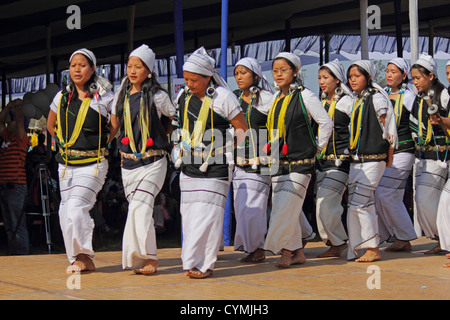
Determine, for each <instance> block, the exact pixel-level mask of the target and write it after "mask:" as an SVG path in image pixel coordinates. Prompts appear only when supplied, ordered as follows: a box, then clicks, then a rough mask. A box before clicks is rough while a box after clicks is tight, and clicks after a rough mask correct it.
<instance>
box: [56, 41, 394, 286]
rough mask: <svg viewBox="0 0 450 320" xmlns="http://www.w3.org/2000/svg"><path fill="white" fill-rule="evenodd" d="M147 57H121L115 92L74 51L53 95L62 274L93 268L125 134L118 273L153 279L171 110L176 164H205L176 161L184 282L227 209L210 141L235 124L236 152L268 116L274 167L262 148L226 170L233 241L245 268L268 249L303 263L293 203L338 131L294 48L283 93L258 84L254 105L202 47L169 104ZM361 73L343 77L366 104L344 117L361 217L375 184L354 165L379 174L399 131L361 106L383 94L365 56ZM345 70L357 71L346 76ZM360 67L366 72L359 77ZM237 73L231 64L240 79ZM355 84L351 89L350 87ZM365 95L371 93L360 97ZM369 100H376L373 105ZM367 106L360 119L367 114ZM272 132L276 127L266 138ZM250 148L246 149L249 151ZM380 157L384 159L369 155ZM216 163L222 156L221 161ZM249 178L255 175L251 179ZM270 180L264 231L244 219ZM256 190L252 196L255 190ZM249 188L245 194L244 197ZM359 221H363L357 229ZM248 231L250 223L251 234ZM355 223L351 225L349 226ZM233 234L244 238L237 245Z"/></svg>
mask: <svg viewBox="0 0 450 320" xmlns="http://www.w3.org/2000/svg"><path fill="white" fill-rule="evenodd" d="M154 60H155V55H154V53H153V51H152V50H151V49H150V48H148V46H146V45H143V46H141V47H139V48H137V49H136V50H134V51H133V52H132V53H131V54H130V57H129V59H128V62H127V77H126V78H125V79H124V80H123V81H122V83H121V86H120V89H119V90H118V91H117V93H116V95H114V94H113V93H112V92H111V88H112V86H111V85H110V84H109V83H108V82H107V81H106V79H104V78H102V77H100V76H98V75H96V74H95V65H96V58H95V55H94V54H93V53H92V52H91V51H90V50H87V49H80V50H77V51H75V52H74V53H73V54H72V56H71V57H70V60H69V63H70V67H69V71H70V79H69V84H68V85H67V87H65V88H63V90H62V91H61V92H59V93H58V94H57V95H56V96H55V98H54V100H53V102H52V104H51V111H50V113H49V116H48V130H49V132H50V133H51V134H52V135H53V136H54V137H55V139H56V142H57V144H58V146H59V153H58V156H57V161H58V162H59V172H60V189H61V205H60V210H59V211H60V221H61V229H62V231H63V236H64V241H65V247H66V252H67V256H68V258H69V262H70V263H71V265H70V266H69V268H68V271H77V270H78V271H83V270H88V271H92V270H95V265H94V263H93V260H92V258H93V256H94V252H93V249H92V232H93V222H92V220H91V219H90V217H89V210H90V209H91V208H92V206H93V205H94V203H95V199H96V195H97V193H98V192H99V191H100V189H101V187H102V185H103V183H104V180H105V177H106V172H107V170H108V168H107V165H108V164H107V161H104V160H105V158H106V157H107V148H106V146H107V144H108V142H110V141H111V140H112V139H113V138H114V137H115V136H116V133H117V131H118V130H119V129H120V133H119V138H118V142H119V144H118V145H119V148H120V153H121V157H122V160H121V161H122V163H121V164H122V177H123V184H124V189H125V195H126V197H127V200H128V201H129V212H128V217H127V222H126V226H125V231H124V236H123V259H122V265H123V268H124V269H134V270H135V271H136V272H137V273H144V274H149V273H154V272H156V270H157V266H158V262H157V255H156V249H157V248H156V239H155V232H154V226H153V217H152V212H153V204H154V197H155V196H156V195H157V194H158V193H159V191H160V189H161V187H162V183H163V181H164V176H165V174H166V171H167V157H166V155H167V153H168V152H169V150H170V149H171V145H170V143H169V141H168V139H167V132H168V131H169V130H170V128H169V127H170V126H169V125H168V121H163V120H164V119H165V120H171V119H173V118H174V116H176V115H178V117H177V118H176V119H175V120H176V123H177V125H178V126H179V127H180V128H182V129H183V130H182V139H181V140H182V142H181V144H180V146H181V148H180V154H179V156H180V158H179V159H180V160H181V159H183V160H185V159H186V156H185V155H183V153H185V154H187V155H188V157H192V158H195V157H200V159H202V162H200V163H198V164H196V162H195V161H183V162H184V163H183V164H182V165H181V171H182V172H181V176H180V189H181V208H180V211H181V214H182V219H183V220H182V221H183V224H182V225H183V245H182V256H181V258H182V262H183V269H184V270H185V272H186V275H188V276H190V277H193V278H204V277H206V276H208V275H210V274H211V273H212V270H213V268H214V263H215V261H216V259H217V252H218V249H219V246H220V241H221V230H222V223H223V213H224V207H225V202H226V198H227V194H228V189H229V186H230V183H231V182H230V180H231V179H229V176H230V174H229V171H228V170H229V165H228V164H227V152H226V150H227V148H225V147H224V146H220V145H214V143H215V142H216V141H226V135H227V132H228V129H229V128H230V127H234V129H235V130H236V133H237V135H236V137H237V141H236V145H238V146H243V148H244V149H245V148H246V147H247V146H249V145H250V144H251V143H253V142H251V141H250V140H253V138H254V137H253V138H252V137H251V135H250V136H249V135H245V132H246V131H247V129H248V127H252V128H256V127H264V121H265V120H264V118H265V117H266V118H267V120H266V127H267V128H268V129H269V131H268V132H269V133H271V132H273V133H275V134H274V135H269V143H268V144H267V145H265V146H264V148H263V149H264V151H265V152H266V155H267V156H268V157H267V158H268V159H269V164H270V166H267V165H266V164H263V163H262V159H263V156H262V153H260V150H258V155H257V156H255V154H253V155H249V154H248V155H246V156H245V157H244V158H243V159H236V164H237V167H236V169H235V171H234V173H233V183H234V184H235V188H234V190H235V194H234V196H235V197H236V198H235V200H238V201H235V204H237V207H236V208H235V211H236V217H237V219H238V226H237V228H238V230H241V231H239V232H237V234H236V243H239V241H241V243H242V245H241V246H242V248H243V249H244V250H245V251H247V252H249V253H250V255H249V257H248V260H250V261H254V260H262V259H263V258H264V251H266V250H269V251H271V252H273V253H281V258H280V260H279V262H278V264H277V265H278V266H280V267H286V266H289V265H290V264H292V263H303V262H304V261H305V257H304V253H303V249H302V248H303V243H302V238H303V236H302V235H304V234H306V233H308V232H310V230H308V228H307V221H306V218H303V219H302V216H304V215H302V214H301V212H299V210H298V208H301V207H302V204H303V199H304V196H305V193H306V188H307V186H308V184H309V180H310V178H311V175H312V174H313V173H314V170H315V157H316V156H317V155H319V157H320V154H322V158H323V156H325V155H326V154H324V152H323V150H326V149H328V150H330V148H328V147H327V145H328V141H329V138H330V136H331V135H332V134H333V136H334V134H335V132H334V131H335V130H334V129H333V120H332V117H330V116H329V115H328V114H327V112H326V111H325V109H324V108H323V106H322V104H321V103H320V100H319V99H318V98H317V97H316V96H315V95H314V94H313V93H312V92H311V91H309V90H308V89H306V88H303V87H302V86H301V84H300V83H299V81H300V76H299V71H300V66H301V62H300V59H299V57H298V56H296V55H293V54H291V53H280V54H279V55H278V56H277V58H276V59H275V60H274V62H273V74H274V79H275V81H276V83H277V86H278V88H277V90H278V92H277V93H276V94H275V95H271V94H267V93H263V92H264V89H269V87H267V86H266V87H265V88H264V86H263V87H259V88H258V89H257V90H251V94H250V98H249V91H248V90H246V89H244V90H242V94H240V95H239V99H238V98H237V97H236V95H234V94H233V93H232V92H231V91H230V90H229V88H228V86H227V85H226V82H225V81H224V80H223V79H222V78H221V77H220V75H218V74H217V73H216V72H215V71H214V65H215V62H214V60H213V59H212V58H211V57H209V56H208V54H207V53H206V51H205V50H204V49H203V48H201V49H199V50H197V51H196V52H194V53H193V54H192V55H191V56H190V57H189V59H188V60H187V61H186V63H185V64H184V66H183V71H184V78H185V82H186V86H185V87H184V88H183V89H182V90H181V91H180V93H179V95H178V97H177V99H176V100H175V102H173V101H172V100H171V99H170V97H169V96H168V94H167V92H165V91H164V90H163V89H162V88H161V86H160V85H159V84H158V82H157V81H156V77H155V74H154V73H153V72H152V70H153V65H154ZM242 62H243V63H242V66H243V67H248V66H250V68H249V69H250V70H251V71H252V72H251V73H250V74H251V75H252V77H253V84H254V85H253V87H258V86H257V84H258V83H263V82H264V81H263V80H264V77H263V76H262V74H261V73H260V67H259V66H258V64H257V62H255V61H252V60H251V59H247V60H244V61H242ZM252 65H253V66H254V67H253V68H252ZM356 67H358V68H356ZM356 67H355V68H350V77H349V79H350V84H351V85H352V89H353V90H354V91H358V90H360V91H358V92H359V94H360V95H361V96H360V98H361V99H356V100H357V101H358V100H361V101H363V103H361V102H360V103H357V104H356V105H355V107H354V108H353V111H352V115H353V116H352V117H351V119H353V118H357V119H358V121H359V122H358V123H359V126H358V125H356V126H354V130H353V131H350V137H349V140H350V142H355V141H356V143H353V144H354V146H353V147H352V145H350V147H349V148H348V150H349V155H347V156H351V157H352V158H353V160H356V159H358V157H359V158H360V159H361V161H360V162H358V163H356V164H355V163H351V164H350V182H351V183H350V184H349V186H350V187H349V190H356V191H361V190H362V196H361V193H359V192H354V193H351V195H353V194H358V197H362V198H358V197H351V199H353V198H356V199H355V200H354V201H350V208H352V206H353V207H355V209H354V211H355V213H354V215H355V216H361V214H358V210H359V211H361V210H366V208H367V206H366V204H367V203H368V201H370V199H371V196H372V195H371V193H373V191H374V189H375V188H372V189H370V188H369V190H365V189H364V188H367V186H368V184H367V183H366V181H364V177H367V175H366V174H364V171H363V170H362V168H359V167H364V168H366V166H368V167H369V170H371V169H372V167H376V168H375V170H378V171H381V170H380V168H381V167H382V168H383V172H384V167H383V165H384V166H386V164H385V163H386V162H385V161H383V160H386V158H387V157H388V155H391V154H392V151H393V148H391V147H390V146H395V145H396V143H397V142H396V141H397V140H396V137H397V133H396V127H395V122H394V121H393V120H392V118H393V112H388V111H389V110H391V109H392V105H391V104H390V102H389V104H387V103H385V105H384V106H383V107H380V108H379V109H381V111H379V110H377V114H378V115H381V116H379V117H378V118H376V114H375V113H373V112H370V110H376V108H368V107H367V106H370V105H371V103H372V104H374V101H376V98H375V97H376V96H378V97H380V99H381V96H383V94H382V92H384V91H382V90H380V91H376V90H367V89H368V88H371V86H369V85H370V84H371V82H370V79H371V78H372V79H373V78H374V74H373V68H372V67H373V66H372V65H371V64H370V63H369V62H367V61H362V62H359V65H356ZM352 70H354V71H355V70H356V71H355V72H354V73H355V74H353V75H352V72H351V71H352ZM364 71H365V72H366V73H367V74H368V76H365V75H364ZM238 73H239V71H238V68H236V79H238ZM255 74H256V75H257V76H255ZM361 74H362V76H363V78H365V79H366V83H365V84H364V85H363V86H362V87H361V88H359V87H358V86H357V83H358V81H357V80H358V76H359V77H360V76H361ZM258 78H259V79H258ZM353 79H354V82H355V87H354V86H353V84H352V83H353V82H352V81H353ZM360 80H361V79H360ZM362 82H363V83H364V81H362ZM238 84H239V80H238ZM358 88H359V89H358ZM364 91H367V92H369V94H368V95H365V96H364V97H363V95H362V94H363V92H364ZM349 94H350V92H349ZM371 96H373V97H374V98H373V99H369V97H371ZM369 101H370V102H369ZM387 101H389V100H387ZM268 102H269V103H268ZM385 102H386V101H385ZM246 103H247V108H246V109H245V110H244V111H243V109H242V108H241V107H242V106H244V108H245V104H246ZM269 105H270V107H268V106H269ZM257 106H259V108H258V107H257ZM364 106H366V108H365V109H364V111H365V112H362V110H363V107H364ZM176 107H177V108H176ZM358 108H359V110H360V112H359V114H358V117H355V116H354V115H356V114H357V113H356V112H355V109H356V110H358ZM383 111H384V114H383ZM362 115H363V117H362ZM383 115H389V116H388V117H386V116H383ZM371 117H372V118H371ZM108 119H109V121H108ZM361 119H362V120H363V121H364V126H361V123H363V122H361ZM376 119H380V121H381V123H383V124H384V125H383V126H381V125H380V123H379V122H376V121H374V120H376ZM386 119H387V120H388V121H387V123H386ZM311 120H314V121H315V122H316V123H317V124H318V125H319V132H318V135H317V137H316V136H315V133H314V131H313V129H312V125H311ZM367 121H369V122H367ZM366 122H367V123H370V124H371V125H373V126H374V125H375V124H377V125H378V129H377V128H376V126H375V129H374V130H375V131H376V133H378V135H377V136H376V137H375V138H376V141H375V143H373V141H371V140H370V142H367V139H369V138H373V136H374V135H373V132H371V133H369V132H367V131H366V130H364V129H362V128H366V127H367V126H366V125H367V123H366ZM352 128H353V126H352ZM208 129H216V130H218V132H220V135H222V137H221V138H222V139H218V137H214V134H213V135H212V136H211V137H210V139H211V143H212V144H213V145H214V148H210V149H209V150H206V149H205V148H204V145H202V141H204V135H205V131H207V130H208ZM274 129H277V130H275V131H273V130H274ZM377 130H378V131H377ZM213 132H217V131H213ZM250 132H253V131H250ZM364 139H366V140H364ZM387 141H389V142H387ZM360 142H362V143H360ZM364 144H367V145H364ZM272 146H273V147H276V148H272ZM288 146H289V149H288ZM365 148H366V149H365ZM371 148H375V149H376V150H372V149H371ZM213 149H214V152H213V151H212V150H213ZM251 149H252V148H250V147H249V148H248V150H249V151H251ZM258 149H261V148H258ZM269 149H271V150H269ZM253 150H254V149H253ZM380 150H381V151H383V152H379V153H376V152H378V151H380ZM389 150H391V152H390V151H389ZM372 151H374V152H375V153H374V152H372ZM260 154H261V159H260V156H259V155H260ZM274 154H277V157H273V155H274ZM373 154H379V155H383V154H384V155H385V157H381V156H378V157H377V158H376V159H375V160H377V161H374V162H375V164H374V163H372V162H371V161H369V158H367V160H366V158H365V157H366V156H367V155H373ZM334 155H335V156H336V154H334ZM326 156H329V155H326ZM213 158H214V159H213ZM218 158H221V160H222V161H217V160H218ZM275 158H276V159H278V163H277V165H275V163H274V160H273V159H275ZM211 159H213V161H212V162H211V161H210V160H211ZM191 160H193V159H191ZM370 160H373V159H370ZM177 162H178V161H177ZM228 162H230V159H228ZM267 167H269V168H270V169H273V168H277V170H276V172H270V175H267V176H263V175H261V174H260V173H261V171H260V170H261V169H262V168H267ZM353 167H355V169H356V170H355V172H357V171H358V168H359V171H360V174H359V175H358V174H355V177H354V178H352V170H351V169H352V168H353ZM365 172H367V171H365ZM382 174H383V173H381V175H382ZM255 177H257V179H254V178H255ZM380 178H381V176H380V177H379V178H378V176H376V177H375V178H374V179H373V180H377V179H378V180H379V179H380ZM366 179H367V178H366ZM369 180H370V179H369ZM250 181H251V182H250ZM253 182H256V183H253ZM375 182H376V183H375ZM370 183H372V184H377V183H378V181H369V186H370ZM270 185H272V188H273V193H272V214H271V218H270V223H269V228H268V230H267V232H266V227H265V225H266V224H265V222H263V220H262V219H261V217H259V216H258V215H257V214H254V215H253V216H258V218H257V221H258V222H254V220H252V219H250V218H248V216H249V214H248V212H250V211H252V210H253V211H255V212H256V211H257V212H259V213H261V212H262V211H263V210H265V208H267V202H266V204H264V201H261V200H262V199H258V200H255V201H253V200H252V199H251V198H249V195H250V194H259V195H260V196H261V198H264V197H267V196H268V192H269V191H268V190H269V186H270ZM255 188H256V191H257V192H256V193H255V192H250V191H251V190H252V189H255ZM365 192H366V193H367V194H366V193H365ZM245 193H246V195H244V196H243V197H242V195H243V194H245ZM239 197H241V198H239ZM367 199H368V200H367ZM256 203H257V204H256ZM261 204H262V205H261ZM352 204H353V205H352ZM239 206H241V208H239ZM252 207H253V208H252ZM369 207H370V206H369ZM350 208H349V209H350ZM241 209H243V210H241ZM349 212H351V211H350V210H349ZM369 215H370V214H369ZM238 216H240V217H244V220H246V221H247V222H244V223H242V221H244V220H242V219H241V218H238ZM264 217H266V211H264ZM299 221H300V222H299ZM364 222H366V221H362V222H361V223H364ZM255 225H257V227H254V226H255ZM349 226H350V225H349ZM358 227H359V226H358V222H357V223H356V228H358ZM255 230H257V231H258V232H259V234H258V235H255V234H254V233H253V231H255ZM364 230H365V229H364ZM266 233H267V234H266ZM357 233H358V232H355V234H357ZM262 234H265V237H264V238H265V239H264V240H262V241H263V242H264V244H261V243H258V244H257V245H256V246H254V247H252V246H253V245H254V243H255V241H254V240H255V239H258V240H257V241H261V239H262V238H261V235H262ZM359 234H360V233H359ZM239 236H241V237H242V240H239V239H238V238H239ZM248 237H250V238H251V237H254V238H255V239H253V240H251V242H252V245H250V246H247V243H246V242H247V239H248ZM350 238H352V233H351V232H350ZM355 243H356V245H355ZM360 244H361V242H360V241H359V239H358V235H357V236H356V240H355V241H353V242H352V240H351V239H350V246H351V248H352V250H349V252H352V253H354V252H356V249H358V248H357V247H358V245H360ZM377 246H378V244H377ZM377 246H375V247H377ZM370 248H371V247H369V249H370ZM369 249H368V250H367V252H369ZM365 256H366V258H365V259H366V260H368V259H374V256H370V257H369V258H367V255H365ZM375 258H376V257H375ZM363 260H364V259H363Z"/></svg>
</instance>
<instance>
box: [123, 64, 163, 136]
mask: <svg viewBox="0 0 450 320" xmlns="http://www.w3.org/2000/svg"><path fill="white" fill-rule="evenodd" d="M142 64H143V65H144V66H145V67H146V68H147V69H148V70H150V68H149V67H148V66H147V65H146V64H145V63H144V61H142ZM150 74H151V77H150V78H147V79H145V80H144V82H143V83H142V93H143V102H144V103H143V104H142V105H141V110H139V112H145V113H144V114H147V113H148V114H151V107H152V105H153V96H154V95H155V94H156V93H157V92H158V91H159V90H162V91H164V92H166V93H167V91H166V90H165V89H164V88H162V87H161V84H160V83H159V82H158V81H157V80H156V73H155V72H153V71H150ZM131 86H132V85H131V82H130V79H128V76H125V79H124V80H123V85H122V86H121V89H120V91H119V93H118V96H117V103H116V115H117V116H118V117H119V119H120V126H121V127H122V126H123V116H122V115H123V104H124V101H125V96H126V94H127V92H128V91H129V90H130V89H131ZM167 94H168V93H167ZM161 121H162V122H164V123H163V126H164V128H165V129H167V128H166V127H167V123H166V122H167V121H166V119H164V118H163V117H161Z"/></svg>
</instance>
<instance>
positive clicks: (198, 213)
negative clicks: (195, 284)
mask: <svg viewBox="0 0 450 320" xmlns="http://www.w3.org/2000/svg"><path fill="white" fill-rule="evenodd" d="M229 189H230V181H228V180H221V179H215V178H193V177H189V176H187V175H185V174H184V173H181V174H180V190H181V206H180V212H181V218H182V230H183V244H182V249H181V260H182V263H183V270H192V269H197V270H199V271H200V272H203V273H204V272H206V271H207V270H213V269H214V265H215V263H216V260H217V253H218V252H219V248H220V244H221V241H222V228H223V219H224V212H225V204H226V201H227V196H228V191H229Z"/></svg>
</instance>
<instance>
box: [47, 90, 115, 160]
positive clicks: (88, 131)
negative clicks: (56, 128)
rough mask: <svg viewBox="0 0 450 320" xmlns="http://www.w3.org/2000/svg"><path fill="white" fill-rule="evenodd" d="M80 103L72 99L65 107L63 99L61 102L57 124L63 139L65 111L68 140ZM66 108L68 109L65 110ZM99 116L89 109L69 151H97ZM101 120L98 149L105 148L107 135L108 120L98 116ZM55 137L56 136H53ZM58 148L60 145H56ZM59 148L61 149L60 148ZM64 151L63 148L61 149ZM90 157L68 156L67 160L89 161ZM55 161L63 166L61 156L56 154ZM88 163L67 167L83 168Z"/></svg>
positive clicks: (76, 99) (64, 133) (78, 100)
mask: <svg viewBox="0 0 450 320" xmlns="http://www.w3.org/2000/svg"><path fill="white" fill-rule="evenodd" d="M94 99H95V97H94V98H93V99H92V101H91V104H92V103H94ZM81 104H82V101H81V100H80V99H78V98H75V97H73V98H72V99H71V101H70V104H69V106H67V103H64V97H63V98H62V101H61V106H60V108H61V111H60V112H61V123H60V124H58V125H60V126H61V129H62V134H63V137H64V136H65V135H66V120H65V119H66V111H67V112H68V114H67V123H68V137H69V139H70V136H71V135H72V132H73V129H74V127H75V122H76V120H77V115H78V112H79V110H80V107H81ZM67 108H68V109H67ZM98 118H99V114H98V112H97V111H95V110H94V109H92V108H91V107H89V109H88V112H87V114H86V120H85V121H84V125H83V128H82V129H81V132H80V135H79V137H78V139H77V141H76V142H75V144H74V145H73V146H72V147H70V149H73V150H93V151H96V150H98V142H99V132H100V131H99V119H98ZM100 118H101V131H102V134H101V141H100V147H101V148H105V147H106V145H107V142H108V134H109V127H108V119H107V118H106V117H104V116H102V115H100ZM55 137H56V135H55ZM58 147H60V145H59V144H58ZM60 148H61V147H60ZM62 150H64V148H62ZM89 158H91V157H86V156H77V157H75V156H69V160H84V159H89ZM55 159H56V161H57V162H58V163H62V164H64V163H65V161H64V160H63V158H62V156H61V154H60V153H59V152H58V153H57V154H56V156H55ZM96 161H97V160H96V159H93V160H92V163H94V162H96ZM88 164H90V163H84V164H71V163H69V164H68V165H71V166H84V165H88Z"/></svg>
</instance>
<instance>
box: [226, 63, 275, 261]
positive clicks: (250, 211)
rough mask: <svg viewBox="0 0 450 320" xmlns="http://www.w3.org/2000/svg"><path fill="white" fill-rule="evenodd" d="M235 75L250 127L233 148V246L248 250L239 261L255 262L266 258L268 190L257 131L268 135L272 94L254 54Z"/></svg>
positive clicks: (239, 96) (236, 248)
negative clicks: (235, 147) (240, 144)
mask: <svg viewBox="0 0 450 320" xmlns="http://www.w3.org/2000/svg"><path fill="white" fill-rule="evenodd" d="M234 77H235V79H236V82H237V84H238V86H239V90H237V95H238V98H239V103H240V105H241V108H242V112H243V113H244V116H245V120H246V121H247V125H248V127H249V131H247V137H246V139H245V145H244V146H243V147H242V148H238V149H237V151H236V156H237V157H236V161H235V163H236V167H235V169H234V172H233V193H234V214H235V218H236V233H235V238H234V248H235V250H241V251H242V250H243V251H245V252H247V253H249V254H248V255H247V256H246V257H244V258H242V259H241V261H242V262H258V261H262V260H264V259H265V253H264V249H263V247H264V239H265V235H266V232H267V201H268V197H269V192H270V176H269V175H268V174H267V172H266V173H265V174H264V173H262V174H261V167H262V166H264V165H267V164H268V161H264V159H265V158H267V156H266V155H265V154H264V153H263V154H262V155H261V151H262V147H261V146H260V134H261V133H263V134H265V135H267V129H266V122H267V113H268V112H269V109H270V106H271V103H272V99H273V94H272V91H271V88H270V85H269V83H268V82H267V80H266V78H265V76H264V75H263V74H262V71H261V66H260V64H259V63H258V61H257V60H255V59H253V58H243V59H241V60H239V61H238V62H237V63H236V66H235V68H234ZM264 156H265V158H264Z"/></svg>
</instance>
